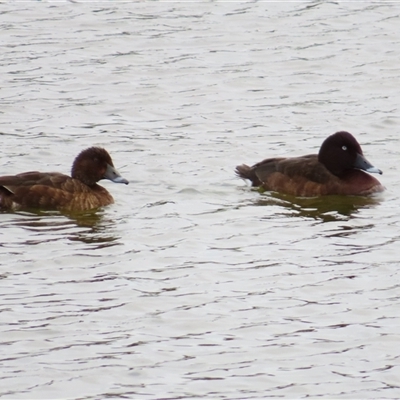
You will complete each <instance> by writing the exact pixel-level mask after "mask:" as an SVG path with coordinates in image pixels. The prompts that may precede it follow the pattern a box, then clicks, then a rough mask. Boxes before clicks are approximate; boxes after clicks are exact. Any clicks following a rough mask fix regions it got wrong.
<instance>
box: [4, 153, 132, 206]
mask: <svg viewBox="0 0 400 400" xmlns="http://www.w3.org/2000/svg"><path fill="white" fill-rule="evenodd" d="M101 179H109V180H111V181H113V182H116V183H125V184H128V181H127V180H126V179H124V178H122V177H121V175H120V174H119V172H118V171H117V170H116V169H115V168H114V165H113V162H112V159H111V157H110V155H109V154H108V153H107V151H106V150H105V149H102V148H100V147H90V148H88V149H86V150H83V151H82V152H81V153H80V154H79V155H78V156H77V157H76V158H75V161H74V163H73V165H72V171H71V177H70V176H68V175H64V174H61V173H59V172H51V173H45V172H37V171H33V172H25V173H22V174H18V175H13V176H2V177H0V210H21V209H39V210H60V211H84V210H91V209H95V208H98V207H102V206H106V205H109V204H112V203H114V199H113V197H112V196H111V194H110V193H108V191H107V190H106V189H105V188H103V187H102V186H100V185H98V184H97V182H98V181H99V180H101Z"/></svg>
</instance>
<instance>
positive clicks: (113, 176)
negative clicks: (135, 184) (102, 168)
mask: <svg viewBox="0 0 400 400" xmlns="http://www.w3.org/2000/svg"><path fill="white" fill-rule="evenodd" d="M103 178H104V179H109V180H110V181H113V182H115V183H125V185H127V184H128V183H129V181H127V180H126V179H125V178H123V177H122V176H121V174H120V173H119V172H118V171H117V170H116V169H115V168H114V167H113V166H112V165H110V164H107V169H106V172H105V174H104V177H103Z"/></svg>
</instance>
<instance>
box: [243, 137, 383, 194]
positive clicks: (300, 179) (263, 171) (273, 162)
mask: <svg viewBox="0 0 400 400" xmlns="http://www.w3.org/2000/svg"><path fill="white" fill-rule="evenodd" d="M364 171H366V172H364ZM368 172H370V173H378V174H382V171H381V170H379V169H378V168H375V167H374V166H373V165H372V164H371V163H370V162H369V161H367V159H366V158H365V157H364V155H363V152H362V150H361V146H360V145H359V143H358V142H357V140H356V139H355V138H354V136H353V135H351V134H350V133H348V132H343V131H342V132H336V133H335V134H333V135H331V136H329V137H328V138H327V139H325V141H324V142H323V143H322V146H321V148H320V150H319V153H318V154H311V155H306V156H302V157H292V158H283V157H280V158H267V159H265V160H263V161H261V162H259V163H257V164H255V165H253V166H252V167H249V166H247V165H245V164H243V165H239V166H237V167H236V174H237V175H238V176H239V177H241V178H243V179H249V180H250V181H251V183H252V186H259V187H262V188H264V189H265V190H270V191H275V192H280V193H285V194H290V195H294V196H302V197H314V196H323V195H369V194H372V193H376V192H381V191H383V190H384V187H383V186H382V185H381V183H380V182H379V181H378V180H377V179H376V178H374V177H373V176H371V175H370V174H369V173H368Z"/></svg>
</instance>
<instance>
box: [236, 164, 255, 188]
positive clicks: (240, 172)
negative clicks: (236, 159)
mask: <svg viewBox="0 0 400 400" xmlns="http://www.w3.org/2000/svg"><path fill="white" fill-rule="evenodd" d="M235 172H236V175H237V176H238V177H240V178H242V179H248V180H249V181H251V183H252V185H253V186H260V185H261V182H260V180H259V179H258V177H257V175H256V171H255V169H254V168H252V167H249V166H248V165H246V164H242V165H238V166H237V167H236V169H235Z"/></svg>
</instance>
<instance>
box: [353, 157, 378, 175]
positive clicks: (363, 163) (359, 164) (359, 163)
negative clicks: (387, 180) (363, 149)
mask: <svg viewBox="0 0 400 400" xmlns="http://www.w3.org/2000/svg"><path fill="white" fill-rule="evenodd" d="M354 168H358V169H362V170H364V171H367V172H370V173H373V174H380V175H382V171H381V170H380V169H378V168H376V167H374V166H373V165H372V164H371V163H370V162H369V161H368V160H367V159H366V158H365V157H364V156H363V155H362V154H359V153H357V158H356V161H355V163H354Z"/></svg>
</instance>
